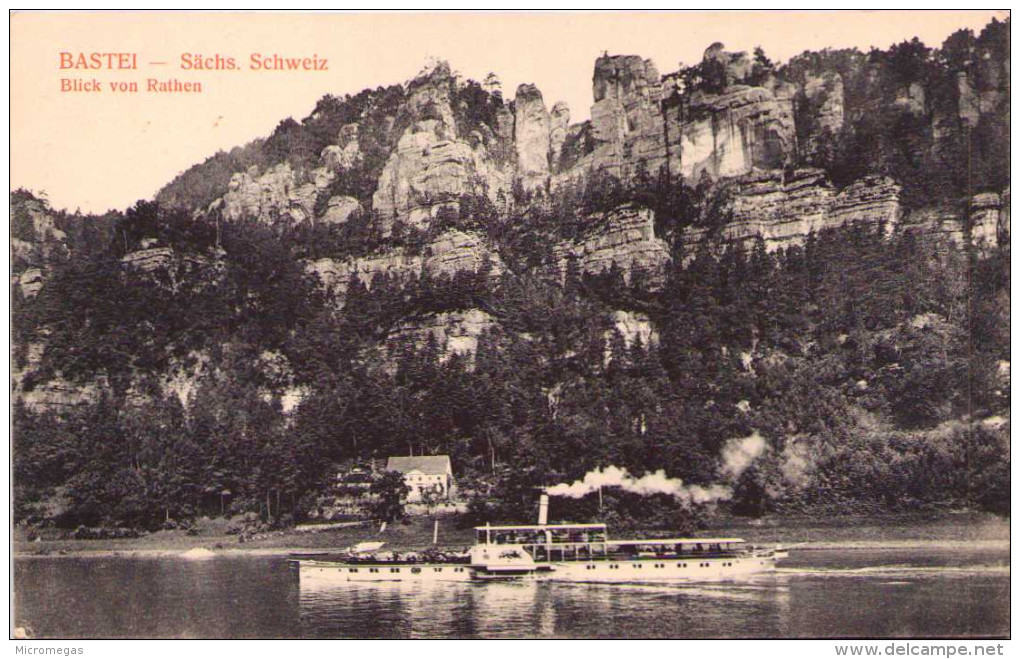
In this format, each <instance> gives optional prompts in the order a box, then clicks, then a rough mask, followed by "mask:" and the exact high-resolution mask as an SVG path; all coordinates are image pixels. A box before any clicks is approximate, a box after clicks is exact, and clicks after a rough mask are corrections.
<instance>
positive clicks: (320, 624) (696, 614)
mask: <svg viewBox="0 0 1020 659" xmlns="http://www.w3.org/2000/svg"><path fill="white" fill-rule="evenodd" d="M14 586H15V597H16V602H15V604H16V609H15V624H16V625H17V626H29V627H31V628H32V629H33V631H34V632H35V634H36V635H37V636H40V637H50V638H52V637H59V638H73V637H95V636H101V637H117V638H120V637H171V638H252V637H270V638H271V637H313V638H315V637H317V638H437V637H442V638H531V637H544V638H569V637H576V638H605V637H610V638H621V637H623V638H628V637H630V638H635V637H637V638H649V637H662V638H692V637H693V638H717V637H745V638H746V637H758V638H760V637H803V636H809V637H832V636H842V637H846V636H932V635H935V636H939V635H945V636H971V635H981V636H988V635H998V636H1003V635H1008V634H1009V632H1010V625H1009V553H1008V549H1005V550H998V551H992V552H960V551H941V550H939V551H919V550H910V551H888V552H886V551H866V552H865V551H858V552H846V551H842V552H840V551H828V552H823V551H817V552H802V553H797V554H795V555H794V556H791V560H790V561H788V562H787V563H785V564H784V567H783V568H782V569H780V570H779V571H777V572H776V573H775V574H773V575H765V576H761V577H758V578H754V579H751V580H748V581H741V582H733V583H703V584H697V583H687V584H655V585H650V584H571V583H554V582H533V581H525V582H518V583H471V582H377V583H338V584H332V585H323V584H321V583H320V584H315V582H311V583H309V582H307V581H306V582H305V583H304V584H302V583H301V582H300V580H299V578H298V571H297V569H296V568H295V567H293V566H292V565H290V564H288V562H287V561H286V560H283V559H269V558H256V557H248V558H226V557H217V558H215V559H213V560H209V561H203V562H188V561H183V560H179V559H166V558H162V559H155V558H150V559H142V558H32V559H18V560H17V561H16V562H15V574H14Z"/></svg>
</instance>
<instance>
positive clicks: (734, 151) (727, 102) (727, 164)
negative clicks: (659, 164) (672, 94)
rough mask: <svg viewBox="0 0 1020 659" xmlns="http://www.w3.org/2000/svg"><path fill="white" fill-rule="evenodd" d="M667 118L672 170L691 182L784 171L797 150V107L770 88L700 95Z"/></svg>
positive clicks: (734, 88) (732, 89)
mask: <svg viewBox="0 0 1020 659" xmlns="http://www.w3.org/2000/svg"><path fill="white" fill-rule="evenodd" d="M667 117H668V121H667V123H668V126H667V130H668V132H669V135H670V141H671V147H670V148H671V153H670V162H671V167H675V168H676V170H677V171H679V172H680V173H681V174H683V175H684V176H685V177H687V178H688V179H689V180H691V181H698V180H699V179H700V178H701V176H702V174H707V175H708V176H709V177H711V178H712V179H719V178H721V177H727V176H739V175H741V174H746V173H748V172H750V171H751V170H752V169H754V168H756V167H758V168H764V169H776V168H780V167H782V166H783V165H784V164H785V163H787V162H788V161H789V160H790V158H791V156H792V154H793V152H794V150H795V148H796V129H795V127H794V122H793V103H792V101H791V100H790V99H786V98H777V97H776V94H775V93H774V92H772V91H770V90H769V89H766V88H765V87H748V86H745V85H735V86H732V87H729V88H727V89H726V90H725V91H723V92H722V93H721V94H706V93H703V92H700V91H699V92H695V93H694V94H692V95H691V98H690V104H689V106H688V107H687V108H686V109H684V110H682V111H681V112H678V113H670V114H669V115H667ZM674 136H676V137H674ZM674 140H675V145H674ZM673 163H676V164H675V165H673Z"/></svg>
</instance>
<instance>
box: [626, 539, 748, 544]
mask: <svg viewBox="0 0 1020 659" xmlns="http://www.w3.org/2000/svg"><path fill="white" fill-rule="evenodd" d="M743 542H744V540H742V539H740V538H650V539H648V540H607V541H606V544H609V545H619V546H631V545H640V546H644V545H738V544H742V543H743Z"/></svg>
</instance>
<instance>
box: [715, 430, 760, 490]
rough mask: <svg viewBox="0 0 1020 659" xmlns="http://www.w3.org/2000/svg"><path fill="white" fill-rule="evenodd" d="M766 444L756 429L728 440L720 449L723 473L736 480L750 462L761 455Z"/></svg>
mask: <svg viewBox="0 0 1020 659" xmlns="http://www.w3.org/2000/svg"><path fill="white" fill-rule="evenodd" d="M766 446H767V445H766V443H765V438H764V437H762V436H761V435H759V434H758V431H757V430H755V431H754V432H753V433H751V434H750V435H749V436H747V437H743V438H734V439H730V440H728V441H727V442H726V445H725V446H723V449H722V461H723V465H722V473H723V475H724V476H726V477H727V478H729V479H730V480H732V481H736V480H737V479H738V478H740V475H741V474H742V473H744V471H746V470H747V468H748V467H750V466H751V463H752V462H754V461H755V460H757V459H758V458H759V457H761V454H762V453H764V452H765V448H766Z"/></svg>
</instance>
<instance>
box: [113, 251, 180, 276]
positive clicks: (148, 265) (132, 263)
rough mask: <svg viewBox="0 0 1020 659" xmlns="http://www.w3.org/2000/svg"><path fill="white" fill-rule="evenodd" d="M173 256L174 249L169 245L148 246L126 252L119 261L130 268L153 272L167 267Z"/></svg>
mask: <svg viewBox="0 0 1020 659" xmlns="http://www.w3.org/2000/svg"><path fill="white" fill-rule="evenodd" d="M173 258H174V250H173V249H171V248H169V247H150V248H148V249H140V250H137V251H134V252H128V253H127V254H125V255H124V256H123V257H122V258H121V260H120V261H121V263H123V264H124V265H125V266H127V267H128V268H130V269H132V270H137V271H139V272H155V271H158V270H165V269H167V268H169V267H170V265H171V264H172V263H173Z"/></svg>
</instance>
